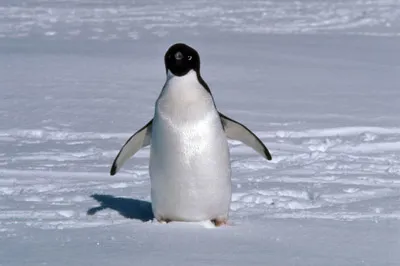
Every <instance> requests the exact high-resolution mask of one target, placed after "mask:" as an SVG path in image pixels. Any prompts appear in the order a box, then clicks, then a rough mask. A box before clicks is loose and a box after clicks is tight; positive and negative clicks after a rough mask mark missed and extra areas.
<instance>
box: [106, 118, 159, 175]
mask: <svg viewBox="0 0 400 266" xmlns="http://www.w3.org/2000/svg"><path fill="white" fill-rule="evenodd" d="M152 125H153V119H151V120H150V121H149V122H148V123H147V124H146V125H145V126H144V127H142V128H141V129H139V130H138V131H137V132H136V133H135V134H133V135H132V136H131V137H130V138H129V139H128V140H127V141H126V143H125V144H124V146H122V148H121V150H120V151H119V153H118V155H117V157H115V159H114V162H113V164H112V166H111V171H110V174H111V175H115V174H116V173H117V172H118V170H119V169H121V167H122V165H123V164H124V163H125V162H126V161H127V160H128V159H129V158H131V157H132V156H133V155H134V154H135V153H136V152H138V151H139V150H140V149H141V148H144V147H146V146H149V145H150V143H151V129H152Z"/></svg>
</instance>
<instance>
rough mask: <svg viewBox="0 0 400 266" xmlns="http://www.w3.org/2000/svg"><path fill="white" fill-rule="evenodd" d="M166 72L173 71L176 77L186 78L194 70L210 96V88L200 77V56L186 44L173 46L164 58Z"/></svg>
mask: <svg viewBox="0 0 400 266" xmlns="http://www.w3.org/2000/svg"><path fill="white" fill-rule="evenodd" d="M164 63H165V70H166V71H168V70H169V71H171V73H172V74H174V75H175V76H179V77H181V76H184V75H186V74H187V73H188V72H189V71H190V70H194V71H195V72H196V74H197V79H198V80H199V83H200V84H201V85H202V86H203V87H204V89H206V90H207V91H208V92H209V93H210V94H211V91H210V88H208V85H207V83H206V82H205V81H204V80H203V79H202V77H201V75H200V56H199V53H197V51H196V50H195V49H193V48H192V47H190V46H188V45H186V44H184V43H176V44H174V45H172V46H171V47H170V48H169V49H168V51H167V52H166V53H165V56H164Z"/></svg>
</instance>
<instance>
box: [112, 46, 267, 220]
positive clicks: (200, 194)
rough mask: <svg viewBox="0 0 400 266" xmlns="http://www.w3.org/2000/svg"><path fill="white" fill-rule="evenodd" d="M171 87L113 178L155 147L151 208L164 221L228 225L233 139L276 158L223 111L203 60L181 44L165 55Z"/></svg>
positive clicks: (122, 152) (115, 167)
mask: <svg viewBox="0 0 400 266" xmlns="http://www.w3.org/2000/svg"><path fill="white" fill-rule="evenodd" d="M164 64H165V70H166V82H165V84H164V86H163V88H162V90H161V93H160V95H159V97H158V99H157V100H156V102H155V110H154V116H153V119H151V120H150V121H149V122H148V123H147V124H146V125H145V126H143V127H142V128H141V129H139V130H138V131H137V132H136V133H135V134H134V135H132V136H131V137H130V138H129V139H128V140H127V141H126V143H125V144H124V145H123V147H122V148H121V150H120V151H119V153H118V155H117V157H116V158H115V160H114V162H113V164H112V167H111V171H110V174H111V175H115V174H116V173H117V172H118V170H119V169H121V167H122V166H123V164H124V163H125V162H126V161H127V160H128V159H129V158H130V157H132V156H133V155H134V154H135V153H136V152H137V151H139V150H140V149H141V148H144V147H147V146H149V145H150V163H149V175H150V183H151V204H152V210H153V213H154V217H155V219H156V220H157V221H159V222H167V223H168V222H172V221H180V222H199V221H211V222H212V223H214V225H215V226H220V225H224V224H227V221H228V217H229V208H230V204H231V196H232V190H231V164H230V153H229V147H228V140H227V139H228V138H229V139H232V140H237V141H240V142H242V143H244V144H245V145H247V146H249V147H251V148H252V149H254V150H255V151H256V152H258V153H259V154H260V155H261V156H262V157H264V158H265V159H267V160H271V159H272V157H271V154H270V152H269V151H268V149H267V148H266V147H265V145H264V144H263V143H262V142H261V140H260V139H259V138H258V137H257V136H256V135H255V134H254V133H253V132H252V131H251V130H250V129H248V128H247V127H246V126H244V125H243V124H241V123H239V122H237V121H235V120H233V119H231V118H229V117H228V116H226V115H224V114H222V113H221V112H219V111H218V109H217V107H216V105H215V102H214V98H213V96H212V93H211V90H210V88H209V87H208V85H207V83H206V82H205V81H204V80H203V78H202V77H201V75H200V56H199V54H198V52H197V51H196V50H195V49H193V48H192V47H190V46H188V45H186V44H184V43H176V44H174V45H172V46H171V47H169V49H168V50H167V52H166V53H165V56H164Z"/></svg>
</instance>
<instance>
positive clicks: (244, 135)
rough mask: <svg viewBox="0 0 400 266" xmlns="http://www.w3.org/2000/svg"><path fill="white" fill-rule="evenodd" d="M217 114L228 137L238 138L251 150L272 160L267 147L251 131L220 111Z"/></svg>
mask: <svg viewBox="0 0 400 266" xmlns="http://www.w3.org/2000/svg"><path fill="white" fill-rule="evenodd" d="M219 116H220V117H221V122H222V126H223V127H224V130H225V133H226V136H227V137H228V138H230V139H233V140H238V141H240V142H242V143H244V144H246V145H247V146H249V147H251V148H253V150H255V151H256V152H258V153H259V154H260V155H261V156H263V157H264V158H265V159H267V160H272V156H271V154H270V153H269V151H268V149H267V147H265V145H264V144H263V143H262V142H261V140H260V139H259V138H258V137H257V136H256V135H255V134H254V133H253V132H251V131H250V129H248V128H247V127H246V126H244V125H242V124H241V123H239V122H237V121H235V120H233V119H231V118H229V117H227V116H226V115H224V114H222V113H219Z"/></svg>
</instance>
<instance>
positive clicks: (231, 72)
mask: <svg viewBox="0 0 400 266" xmlns="http://www.w3.org/2000/svg"><path fill="white" fill-rule="evenodd" d="M399 38H400V1H398V0H376V1H366V0H348V1H339V0H333V1H328V0H321V1H311V0H310V1H288V0H284V1H278V0H276V1H265V2H264V1H211V0H198V1H190V2H184V1H174V2H172V3H171V2H168V3H167V2H166V1H155V0H152V1H144V0H142V1H128V0H116V1H106V0H74V1H73V0H70V1H64V0H57V1H48V0H3V1H0V84H1V86H0V93H1V98H2V101H1V104H0V146H1V150H0V265H2V266H3V265H4V266H14V265H307V266H308V265H349V266H355V265H372V266H376V265H400V254H399V250H400V123H399V122H400V119H399V113H400V105H399V103H400V87H399V85H400V63H399V62H400V39H399ZM179 41H182V42H185V43H188V44H189V45H192V46H193V47H195V48H196V49H197V50H198V51H199V53H200V55H201V59H202V76H203V77H204V79H205V80H206V81H207V82H208V84H209V85H210V87H211V90H212V92H213V94H214V97H215V100H216V103H217V106H218V107H219V109H220V111H222V112H223V113H225V114H226V115H228V116H231V117H232V118H234V119H236V120H239V121H241V122H243V123H244V124H246V125H247V126H248V127H249V128H250V129H252V130H253V131H254V132H256V133H257V134H258V136H259V137H260V138H261V139H262V140H263V141H264V142H265V144H266V145H267V147H268V148H269V149H270V151H271V153H272V156H273V160H272V161H271V162H268V161H266V160H264V159H263V158H261V157H260V156H259V155H257V154H256V153H255V152H253V151H252V150H251V149H250V148H248V147H246V146H244V145H242V144H241V143H238V142H231V143H230V147H231V152H232V170H233V177H232V178H233V184H234V187H233V192H234V193H233V203H232V206H231V219H230V222H231V225H230V226H226V227H222V228H212V227H211V226H210V225H209V224H207V223H171V224H158V223H156V222H152V221H151V219H152V213H151V205H150V204H151V203H150V202H149V200H150V196H149V195H150V184H149V176H148V156H149V152H148V149H145V150H143V151H141V152H139V154H137V155H136V156H135V157H134V158H132V159H131V160H130V161H129V162H128V163H127V164H126V165H125V166H124V168H123V169H122V170H121V172H120V173H118V174H117V175H116V176H114V177H111V176H109V174H108V173H109V169H110V166H111V163H112V160H113V159H114V157H115V155H116V154H117V152H118V150H119V148H120V147H121V145H122V144H123V143H124V142H125V141H126V139H127V138H128V137H129V136H130V135H131V134H132V133H133V132H135V131H136V130H137V129H139V128H140V127H142V126H143V125H144V124H145V123H147V121H148V120H149V119H150V118H151V117H152V115H153V110H154V109H153V108H154V101H155V99H156V98H157V96H158V93H159V92H160V90H161V87H162V85H163V83H164V81H165V70H164V66H163V55H164V53H165V51H166V50H167V49H168V47H169V46H170V45H171V44H173V43H175V42H179ZM210 227H211V229H209V228H210Z"/></svg>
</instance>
